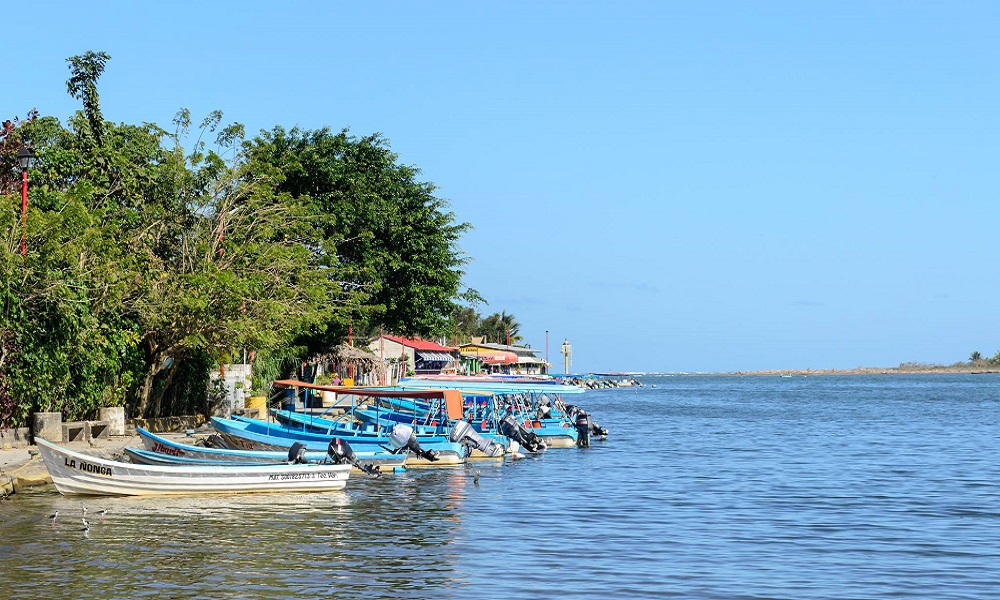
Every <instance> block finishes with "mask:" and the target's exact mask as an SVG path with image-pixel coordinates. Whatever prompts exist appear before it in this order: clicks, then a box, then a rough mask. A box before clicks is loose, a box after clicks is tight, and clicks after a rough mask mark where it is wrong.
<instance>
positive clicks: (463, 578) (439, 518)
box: [0, 375, 1000, 600]
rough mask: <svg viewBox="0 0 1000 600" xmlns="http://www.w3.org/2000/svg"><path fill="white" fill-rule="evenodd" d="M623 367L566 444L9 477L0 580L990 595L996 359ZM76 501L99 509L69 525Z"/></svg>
mask: <svg viewBox="0 0 1000 600" xmlns="http://www.w3.org/2000/svg"><path fill="white" fill-rule="evenodd" d="M644 381H645V382H646V383H647V385H648V384H655V386H656V387H655V389H654V388H651V387H646V388H642V389H638V390H602V391H591V392H588V393H587V394H585V395H583V396H578V397H577V398H579V399H580V401H579V402H578V403H579V404H581V405H582V406H584V407H586V408H588V409H590V410H591V412H592V413H593V414H594V415H595V416H596V418H597V420H598V421H600V422H601V424H602V425H605V426H606V427H608V428H609V429H610V430H611V437H610V439H609V440H608V441H607V442H599V443H596V444H595V446H594V447H592V448H590V449H585V450H580V449H576V448H573V449H555V450H550V451H549V452H548V453H546V454H545V455H543V456H541V457H539V458H529V459H526V460H523V461H517V462H508V463H506V464H500V465H497V464H490V463H478V464H475V465H473V466H471V467H461V468H454V469H442V470H423V471H417V470H414V471H410V472H408V473H405V474H400V475H395V476H391V477H386V478H383V479H381V480H377V481H373V480H365V479H361V478H356V479H352V481H351V483H350V484H349V485H348V489H347V490H345V491H344V492H339V493H330V494H319V495H316V494H308V495H289V496H238V497H232V498H214V497H208V498H183V499H145V500H138V499H90V500H86V501H81V500H79V499H70V498H64V497H62V496H59V495H58V494H56V493H54V492H45V493H25V494H21V495H19V497H18V498H17V499H16V500H13V501H8V502H3V503H2V504H0V573H3V580H4V586H3V587H4V596H5V597H6V598H27V597H64V598H80V599H85V598H102V599H103V598H140V597H156V598H313V597H320V596H331V595H334V594H336V595H337V596H339V597H342V598H420V599H424V598H435V599H436V598H468V597H473V596H474V597H481V598H504V599H515V600H516V599H528V598H554V597H556V596H560V597H565V598H612V597H613V598H663V597H671V596H676V597H688V598H935V599H944V598H997V597H1000V467H998V458H1000V438H998V436H997V430H998V424H1000V376H996V375H961V376H943V375H927V376H912V377H909V376H876V377H809V378H801V377H796V378H790V379H789V378H780V377H767V378H723V377H663V378H646V379H645V380H644ZM476 469H479V470H481V479H480V482H479V485H478V486H476V485H475V484H474V483H473V474H474V472H475V470H476ZM84 504H86V505H87V506H88V507H89V508H90V510H91V512H93V511H95V510H97V509H99V508H108V509H109V511H110V512H109V513H108V515H107V516H106V517H105V518H104V520H103V521H101V520H100V519H99V518H96V517H93V516H91V518H90V520H91V521H92V529H91V531H90V533H89V535H88V536H87V537H85V536H84V534H83V532H82V531H81V529H82V523H81V522H80V519H79V515H80V512H81V510H82V506H83V505H84ZM54 510H59V511H60V517H59V519H58V521H57V522H56V524H55V525H54V526H53V525H51V524H50V523H49V521H48V519H46V518H45V515H47V514H49V513H51V512H52V511H54ZM39 585H44V586H48V587H39Z"/></svg>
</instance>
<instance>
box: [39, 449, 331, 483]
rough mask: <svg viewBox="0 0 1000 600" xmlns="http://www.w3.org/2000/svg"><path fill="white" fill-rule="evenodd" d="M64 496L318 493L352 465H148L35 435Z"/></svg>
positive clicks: (46, 465) (46, 462)
mask: <svg viewBox="0 0 1000 600" xmlns="http://www.w3.org/2000/svg"><path fill="white" fill-rule="evenodd" d="M35 443H36V444H38V451H39V453H40V454H41V455H42V460H44V461H45V467H46V468H47V469H48V471H49V475H51V476H52V482H53V483H54V484H55V486H56V489H57V490H59V492H60V493H62V494H64V495H67V496H69V495H93V496H164V495H179V494H222V493H227V494H231V493H249V492H320V491H323V492H325V491H331V490H340V489H343V488H344V486H345V485H347V479H348V477H350V472H351V465H348V464H344V465H334V464H316V463H309V464H280V465H273V464H272V465H239V466H150V465H134V464H130V463H124V462H119V461H116V460H108V459H104V458H99V457H96V456H90V455H88V454H82V453H80V452H74V451H72V450H69V449H67V448H64V447H62V446H58V445H56V444H53V443H52V442H49V441H47V440H43V439H41V438H35Z"/></svg>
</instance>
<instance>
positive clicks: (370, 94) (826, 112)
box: [0, 0, 1000, 371]
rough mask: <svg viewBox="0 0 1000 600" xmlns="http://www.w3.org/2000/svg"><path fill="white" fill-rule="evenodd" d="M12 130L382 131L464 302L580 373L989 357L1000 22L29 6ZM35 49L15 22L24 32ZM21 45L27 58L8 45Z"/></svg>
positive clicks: (11, 65) (591, 5)
mask: <svg viewBox="0 0 1000 600" xmlns="http://www.w3.org/2000/svg"><path fill="white" fill-rule="evenodd" d="M26 11H27V12H23V13H22V14H20V15H19V16H17V17H16V19H15V17H14V14H13V13H12V12H11V11H7V12H8V13H9V14H8V17H9V18H8V27H7V40H8V54H7V60H6V61H5V69H6V78H5V81H6V83H5V85H4V86H3V87H2V88H0V99H2V103H0V104H2V106H3V108H4V113H5V115H4V118H9V117H10V116H13V115H15V114H19V115H23V114H24V113H26V112H27V110H28V109H30V108H31V107H33V106H35V107H38V109H39V110H40V111H41V112H42V113H43V114H49V115H55V116H57V117H59V118H61V119H63V120H65V118H66V117H67V116H69V115H70V114H71V113H72V112H73V111H74V110H76V109H77V108H78V107H79V106H78V103H77V101H75V100H73V99H71V98H70V97H69V96H68V95H67V94H66V88H65V81H66V79H67V77H68V70H67V67H66V62H65V59H66V58H67V57H69V56H72V55H76V54H82V53H83V52H85V51H87V50H95V51H105V52H107V53H109V54H110V55H111V56H112V60H111V62H110V63H108V67H107V70H106V72H105V75H104V76H103V78H102V79H101V81H100V93H101V101H102V107H103V110H104V114H105V117H106V118H108V119H110V120H113V121H117V122H122V121H124V122H133V123H135V122H140V121H154V122H157V123H160V124H162V125H167V124H169V122H170V119H171V117H172V116H173V114H174V113H175V112H176V110H177V109H179V108H181V107H188V108H190V109H191V110H192V113H193V116H194V118H195V119H196V120H197V119H199V118H201V117H203V116H204V115H205V114H207V113H208V112H209V111H210V110H213V109H220V110H222V111H223V112H224V114H225V120H226V121H227V122H228V121H239V122H241V123H244V124H245V125H246V126H247V131H248V133H251V134H252V133H255V132H257V131H258V130H259V129H261V128H271V127H273V126H274V125H277V124H280V125H284V126H286V127H290V126H294V125H298V126H301V127H304V128H318V127H322V126H330V127H332V128H334V129H339V128H341V127H348V128H350V130H351V131H352V132H353V133H355V134H357V135H365V134H369V133H373V132H381V133H383V134H384V135H385V136H386V137H387V138H388V139H389V140H390V142H391V145H392V148H393V149H394V150H395V151H396V152H397V153H399V155H400V158H401V161H402V162H404V163H406V164H411V165H415V166H418V167H419V168H420V169H422V172H423V179H424V180H426V181H432V182H434V183H435V184H437V185H438V186H439V188H440V189H439V195H440V196H441V197H443V198H446V199H447V200H448V201H449V202H450V204H451V207H452V208H453V210H454V211H455V213H456V214H457V216H458V218H459V219H460V220H462V221H468V222H470V223H472V224H473V225H474V227H475V229H474V230H473V231H471V232H470V233H468V234H467V235H466V236H465V238H464V239H463V241H462V250H463V251H464V252H465V253H466V254H468V255H469V257H470V258H471V263H470V264H469V265H468V268H467V271H468V272H467V277H466V282H467V284H468V285H469V286H471V287H473V288H476V289H478V290H479V291H480V292H481V293H482V294H483V295H484V296H485V297H486V298H487V299H488V300H489V302H490V304H489V305H488V306H485V307H482V311H483V312H484V313H489V312H493V311H500V310H506V311H508V312H511V313H513V314H514V315H515V317H516V318H517V319H518V320H519V321H520V323H521V325H522V329H521V332H522V335H523V336H524V337H525V340H526V341H527V342H528V343H530V344H531V345H532V347H534V348H540V349H542V348H544V347H545V332H546V331H548V332H549V339H550V342H549V357H550V360H552V362H553V363H554V364H555V365H557V368H556V369H555V370H556V371H561V370H562V359H561V356H559V355H558V347H559V345H560V343H561V342H562V341H563V339H564V338H568V339H569V341H570V343H571V344H572V345H573V347H574V359H573V366H572V368H571V370H574V371H588V370H589V371H596V370H642V371H732V370H752V369H769V368H849V367H855V366H895V365H897V364H898V363H900V362H902V361H919V362H932V363H951V362H955V361H958V360H963V359H966V358H967V357H968V356H969V354H970V353H971V352H972V351H974V350H978V351H980V352H982V353H983V354H984V355H987V356H992V355H993V354H994V353H995V352H996V351H997V350H998V349H1000V327H998V317H997V310H996V309H997V306H998V301H1000V281H998V274H997V267H996V263H997V257H998V254H1000V243H998V236H997V234H998V225H1000V204H998V202H997V195H998V191H1000V185H998V183H1000V182H998V177H1000V168H998V167H1000V155H998V152H997V148H998V141H1000V78H998V77H997V73H998V66H1000V41H998V37H997V32H998V31H1000V4H998V3H996V2H975V1H965V2H958V3H946V2H937V3H933V2H908V1H900V2H879V1H857V0H837V1H831V2H819V1H815V2H814V1H807V2H802V1H788V2H752V1H750V0H743V1H733V2H717V1H705V2H701V1H699V2H694V1H689V2H666V1H659V2H588V1H586V0H575V1H571V2H569V1H565V2H563V1H558V2H536V1H528V2H472V1H470V2H354V3H338V2H319V1H317V2H257V1H243V2H229V3H227V2H156V3H154V2H147V3H138V2H135V3H133V2H38V3H36V4H32V5H31V6H30V7H27V6H26ZM19 23H20V25H19ZM22 31H23V34H22V36H21V37H23V40H24V41H23V42H18V41H17V40H18V37H19V32H22Z"/></svg>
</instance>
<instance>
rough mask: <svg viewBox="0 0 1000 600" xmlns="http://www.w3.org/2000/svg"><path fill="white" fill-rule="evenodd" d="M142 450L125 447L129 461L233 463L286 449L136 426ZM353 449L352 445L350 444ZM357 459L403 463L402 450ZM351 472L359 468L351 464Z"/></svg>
mask: <svg viewBox="0 0 1000 600" xmlns="http://www.w3.org/2000/svg"><path fill="white" fill-rule="evenodd" d="M136 432H137V433H138V434H139V439H141V440H142V444H143V446H144V448H145V449H144V450H140V449H136V448H126V449H125V450H126V452H128V454H129V455H130V457H131V458H132V462H139V463H141V464H178V463H189V462H190V463H195V462H196V463H199V464H217V465H219V464H233V463H267V464H278V463H282V462H287V459H288V452H287V451H281V450H236V449H231V448H212V447H206V446H191V445H189V444H181V443H179V442H175V441H173V440H170V439H167V438H165V437H162V436H158V435H156V434H155V433H151V432H149V431H146V430H145V429H143V428H142V427H136ZM352 449H353V448H352ZM354 454H355V457H356V458H357V460H358V461H359V462H360V463H362V464H366V465H371V466H374V467H378V469H379V471H380V472H383V473H391V472H392V471H394V470H397V469H402V468H403V466H404V465H405V463H406V458H407V457H406V455H405V454H394V453H392V452H389V451H388V450H383V449H381V448H380V449H378V450H377V451H374V452H372V451H363V452H358V451H356V450H355V452H354ZM304 458H305V459H306V460H308V461H310V462H322V461H324V460H327V459H328V458H329V456H328V454H327V452H326V451H325V450H324V451H323V452H318V451H307V452H306V454H305V456H304ZM354 471H355V472H361V469H359V468H357V467H355V469H354Z"/></svg>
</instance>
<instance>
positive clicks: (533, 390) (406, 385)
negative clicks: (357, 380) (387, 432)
mask: <svg viewBox="0 0 1000 600" xmlns="http://www.w3.org/2000/svg"><path fill="white" fill-rule="evenodd" d="M397 387H398V388H401V389H404V390H429V389H439V390H462V391H468V392H491V393H494V394H526V393H527V394H582V393H584V392H585V391H586V390H585V389H584V388H581V387H577V386H575V385H556V384H551V383H523V382H512V381H491V380H483V381H473V380H472V378H459V379H454V380H448V379H443V378H442V379H423V378H415V377H406V378H403V379H400V380H399V383H398V384H397Z"/></svg>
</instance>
